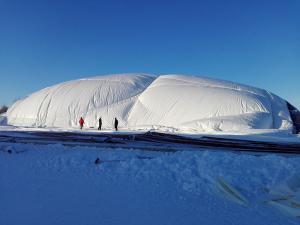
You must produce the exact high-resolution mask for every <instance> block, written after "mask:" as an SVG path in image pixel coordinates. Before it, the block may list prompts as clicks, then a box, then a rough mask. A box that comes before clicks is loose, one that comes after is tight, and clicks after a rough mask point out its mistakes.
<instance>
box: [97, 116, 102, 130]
mask: <svg viewBox="0 0 300 225" xmlns="http://www.w3.org/2000/svg"><path fill="white" fill-rule="evenodd" d="M101 127H102V119H101V117H100V118H99V127H98V130H101Z"/></svg>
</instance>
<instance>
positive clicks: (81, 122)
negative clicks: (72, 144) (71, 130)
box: [79, 117, 84, 130]
mask: <svg viewBox="0 0 300 225" xmlns="http://www.w3.org/2000/svg"><path fill="white" fill-rule="evenodd" d="M83 124H84V119H83V118H82V117H80V120H79V125H80V130H82V127H83Z"/></svg>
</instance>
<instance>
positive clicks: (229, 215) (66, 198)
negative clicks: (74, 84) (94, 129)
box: [0, 143, 300, 225]
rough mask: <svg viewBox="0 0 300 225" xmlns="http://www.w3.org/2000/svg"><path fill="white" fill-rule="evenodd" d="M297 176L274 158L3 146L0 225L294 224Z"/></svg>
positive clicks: (298, 166) (296, 164) (295, 165)
mask: <svg viewBox="0 0 300 225" xmlns="http://www.w3.org/2000/svg"><path fill="white" fill-rule="evenodd" d="M96 158H99V159H100V160H101V161H102V163H100V164H97V165H95V163H94V162H95V159H96ZM299 171H300V158H299V157H282V156H278V155H268V156H254V155H248V154H233V153H225V152H213V151H209V150H208V151H205V150H203V151H202V152H191V151H187V152H177V153H173V154H170V153H160V152H147V151H143V150H142V149H141V151H132V150H125V149H122V148H118V149H109V148H87V147H74V148H68V147H65V146H63V145H60V144H57V145H48V146H45V145H43V146H39V145H30V144H29V145H22V144H12V143H8V144H6V143H0V183H1V185H0V199H1V201H0V209H1V210H0V224H5V225H9V224H12V225H14V224H30V225H40V224H43V225H48V224H49V225H52V224H56V225H65V224H89V225H94V224H95V225H96V224H106V225H118V224H131V225H135V224H137V225H140V224H143V225H148V224H149V225H150V224H151V225H152V224H165V225H169V224H172V225H182V224H207V225H213V224H223V225H229V224H230V225H232V224H239V225H253V224H263V225H275V224H276V225H292V224H299V218H296V217H299V213H300V210H299V207H298V206H299V204H300V203H299V201H300V199H299V196H300V192H299V190H300V183H299V177H298V176H299ZM290 195H293V196H292V197H290Z"/></svg>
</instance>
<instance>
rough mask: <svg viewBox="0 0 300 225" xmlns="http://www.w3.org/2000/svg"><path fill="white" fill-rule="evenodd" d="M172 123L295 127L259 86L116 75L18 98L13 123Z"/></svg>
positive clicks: (10, 115)
mask: <svg viewBox="0 0 300 225" xmlns="http://www.w3.org/2000/svg"><path fill="white" fill-rule="evenodd" d="M80 117H83V118H84V119H85V126H86V127H97V126H98V119H99V118H100V117H101V118H102V121H103V125H102V127H103V128H104V129H105V128H107V129H108V128H109V129H111V128H112V124H113V120H114V118H115V117H116V118H118V120H119V125H120V128H121V129H122V128H123V129H131V130H138V129H153V128H163V127H165V128H172V129H175V130H178V131H180V130H185V131H193V132H205V131H214V130H216V131H242V130H247V129H286V130H292V128H293V123H292V121H291V118H290V114H289V111H288V108H287V104H286V101H285V100H283V99H282V98H280V97H278V96H276V95H274V94H272V93H270V92H268V91H266V90H263V89H259V88H254V87H250V86H246V85H241V84H237V83H234V82H228V81H222V80H217V79H211V78H205V77H198V76H184V75H161V76H154V75H149V74H117V75H107V76H97V77H91V78H86V79H80V80H74V81H68V82H64V83H61V84H58V85H55V86H52V87H48V88H45V89H42V90H40V91H38V92H35V93H33V94H31V95H29V96H28V97H26V98H24V99H22V100H19V101H17V102H16V103H15V104H14V105H12V107H10V108H9V110H8V112H7V119H8V124H11V125H16V126H31V127H60V128H74V127H78V121H79V119H80Z"/></svg>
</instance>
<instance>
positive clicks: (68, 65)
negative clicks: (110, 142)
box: [0, 0, 300, 108]
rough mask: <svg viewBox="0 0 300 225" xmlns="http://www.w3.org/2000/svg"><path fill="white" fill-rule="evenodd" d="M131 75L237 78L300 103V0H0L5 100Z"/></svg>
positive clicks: (0, 95)
mask: <svg viewBox="0 0 300 225" xmlns="http://www.w3.org/2000/svg"><path fill="white" fill-rule="evenodd" d="M127 72H145V73H155V74H164V73H181V74H191V75H205V76H211V77H215V78H221V79H225V80H231V81H236V82H240V83H244V84H248V85H252V86H257V87H261V88H264V89H268V90H270V91H272V92H274V93H275V94H277V95H280V96H282V97H284V98H286V99H288V100H289V101H290V102H291V103H293V104H295V105H296V106H297V107H299V108H300V92H299V90H300V1H299V0H282V1H276V0H269V1H265V0H251V1H250V0H247V1H246V0H245V1H244V0H236V1H233V0H223V1H220V0H206V1H202V0H198V1H197V0H195V1H190V0H184V1H176V0H172V1H163V0H152V1H143V0H107V1H95V0H79V1H76V0H70V1H67V0H49V1H43V0H26V1H25V0H0V78H1V82H0V90H1V91H0V104H10V103H11V102H12V101H13V100H14V99H17V98H20V97H24V96H26V95H28V94H30V93H31V92H33V91H36V90H39V89H41V88H44V87H47V86H49V85H53V84H56V83H59V82H61V81H66V80H72V79H76V78H81V77H85V76H92V75H101V74H110V73H127Z"/></svg>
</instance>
